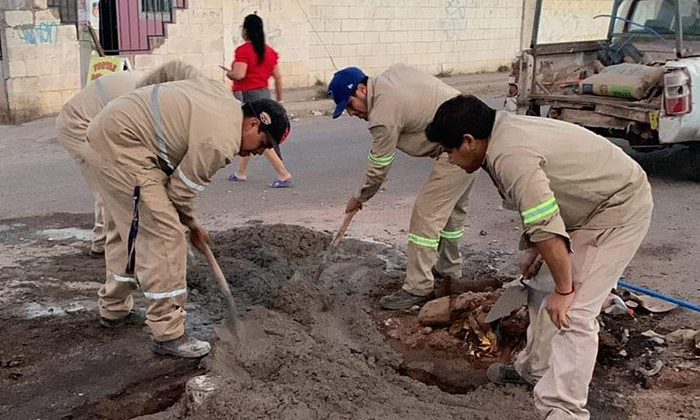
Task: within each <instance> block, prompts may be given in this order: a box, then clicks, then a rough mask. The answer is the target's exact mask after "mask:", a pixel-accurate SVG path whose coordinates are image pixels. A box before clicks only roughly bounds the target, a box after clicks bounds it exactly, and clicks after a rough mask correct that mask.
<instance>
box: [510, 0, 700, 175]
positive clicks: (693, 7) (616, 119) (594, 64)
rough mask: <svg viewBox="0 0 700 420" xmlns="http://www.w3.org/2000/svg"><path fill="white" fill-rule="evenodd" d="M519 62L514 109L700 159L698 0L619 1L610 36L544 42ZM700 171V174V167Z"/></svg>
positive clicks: (532, 47) (538, 7) (521, 55)
mask: <svg viewBox="0 0 700 420" xmlns="http://www.w3.org/2000/svg"><path fill="white" fill-rule="evenodd" d="M543 1H544V0H538V1H537V4H536V7H535V18H534V24H533V28H532V29H533V30H532V39H531V43H530V48H529V49H526V50H524V51H521V52H520V53H519V55H518V57H517V58H516V61H515V62H514V64H513V70H512V73H511V78H510V88H509V94H508V96H509V101H508V108H509V110H511V111H513V112H517V113H519V114H527V115H537V116H544V117H549V118H556V119H560V120H564V121H568V122H572V123H575V124H579V125H582V126H584V127H586V128H588V129H590V130H592V131H594V132H596V133H599V134H601V135H604V136H607V137H617V138H622V139H625V140H627V141H628V142H629V144H630V146H631V147H632V148H634V149H637V150H655V149H659V148H663V147H667V146H669V145H673V144H684V145H687V146H690V153H692V155H691V158H692V159H695V160H697V161H699V162H700V157H699V156H700V105H699V104H698V99H699V98H700V0H615V1H614V2H613V4H612V9H611V11H610V13H609V14H601V15H598V16H595V17H594V19H607V20H608V21H609V25H608V34H607V38H606V39H601V40H596V41H581V42H567V43H554V44H539V43H538V42H537V41H538V40H537V38H538V31H539V25H540V16H541V10H542V2H543ZM696 167H697V169H698V170H697V171H696V173H697V176H698V177H700V165H698V166H696Z"/></svg>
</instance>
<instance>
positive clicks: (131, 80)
mask: <svg viewBox="0 0 700 420" xmlns="http://www.w3.org/2000/svg"><path fill="white" fill-rule="evenodd" d="M199 76H200V74H199V72H198V71H197V70H196V69H194V67H192V66H189V65H187V64H184V63H182V62H180V61H172V62H170V63H167V64H165V65H163V66H161V67H159V68H158V69H156V70H155V71H153V72H151V73H149V74H148V75H145V74H144V73H142V72H138V71H121V72H116V73H111V74H108V75H106V76H103V77H100V78H99V79H95V80H94V81H93V82H92V83H90V84H88V85H87V86H86V87H85V88H84V89H83V90H81V91H80V92H79V93H78V94H77V95H75V96H74V97H73V98H71V100H70V101H68V102H67V103H66V104H65V105H64V106H63V108H62V109H61V113H60V114H59V115H58V118H57V119H56V131H57V132H58V142H59V143H60V144H61V145H62V146H63V147H64V148H65V149H66V150H67V151H68V153H69V154H70V155H71V156H72V157H73V159H75V161H76V162H77V164H78V168H80V172H81V173H82V175H83V178H85V182H86V183H87V185H88V188H89V189H90V192H92V194H93V196H94V197H95V225H94V228H93V231H92V234H93V235H92V246H91V249H92V250H93V251H95V252H102V251H103V250H104V244H105V236H106V235H105V229H104V209H103V205H102V198H101V197H100V193H99V192H98V189H99V186H98V185H97V181H96V177H97V174H95V173H93V172H92V171H91V169H90V165H89V164H88V161H87V156H86V154H87V149H88V144H87V138H86V136H87V130H88V125H89V124H90V122H91V121H92V120H93V119H94V118H95V116H96V115H97V114H98V113H99V112H100V111H101V110H102V109H103V108H104V107H105V106H106V105H107V103H109V102H110V101H111V100H113V99H116V98H118V97H120V96H122V95H124V94H125V93H128V92H131V91H132V90H134V89H136V88H137V87H140V86H147V85H151V84H154V83H165V82H171V81H175V80H183V79H191V78H196V77H199Z"/></svg>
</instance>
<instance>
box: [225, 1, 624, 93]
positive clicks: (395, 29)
mask: <svg viewBox="0 0 700 420" xmlns="http://www.w3.org/2000/svg"><path fill="white" fill-rule="evenodd" d="M533 7H534V0H298V1H297V0H287V1H283V0H229V1H228V2H226V1H225V2H224V8H225V9H228V10H225V11H224V16H225V18H224V28H225V33H224V43H225V62H226V64H227V65H228V64H229V63H230V62H231V60H232V58H233V57H232V56H233V50H234V48H235V47H236V46H237V45H238V44H240V43H241V42H242V39H241V36H240V25H241V23H242V21H243V18H244V17H245V16H246V15H247V14H249V13H253V12H257V13H258V15H260V16H261V17H262V18H263V20H264V22H265V31H266V33H267V35H268V42H269V43H270V45H272V46H273V47H274V48H275V49H276V50H277V51H278V52H279V53H280V57H281V63H280V69H281V71H282V74H283V75H284V81H285V86H288V87H298V86H309V85H312V84H314V83H315V82H316V81H321V82H328V81H329V80H330V78H331V77H332V75H333V73H334V72H335V68H334V65H333V62H332V61H331V59H330V58H329V55H330V56H332V57H333V61H334V62H335V65H336V66H337V67H338V68H342V67H346V66H350V65H354V66H358V67H361V68H362V69H363V70H365V71H366V72H367V73H368V74H370V75H376V74H378V73H381V72H382V71H383V70H384V69H386V68H387V67H389V66H390V65H392V64H394V63H398V62H403V63H406V64H409V65H413V66H416V67H419V68H421V69H422V70H423V71H425V72H427V73H429V74H438V73H443V74H445V73H472V72H481V71H495V70H498V69H499V68H502V67H503V66H507V65H509V64H510V63H511V61H512V58H513V57H514V55H515V54H516V52H517V51H518V50H519V49H520V48H523V47H525V46H526V45H528V44H529V32H528V33H527V34H526V33H525V31H523V29H524V28H523V21H524V17H525V18H528V17H529V16H527V14H532V13H534V8H533ZM611 7H612V0H606V1H600V0H574V1H565V0H545V2H544V4H543V12H542V23H541V30H540V40H541V42H563V41H573V40H585V39H597V38H601V37H604V36H605V33H606V30H607V22H608V20H607V19H598V20H593V16H595V15H597V14H600V13H609V12H610V10H611ZM523 10H524V11H523ZM524 14H525V16H523V15H524ZM307 17H308V19H307ZM229 19H233V22H232V23H230V21H229ZM526 20H527V19H526ZM524 36H526V37H527V42H524V41H523V42H522V43H521V39H522V37H524Z"/></svg>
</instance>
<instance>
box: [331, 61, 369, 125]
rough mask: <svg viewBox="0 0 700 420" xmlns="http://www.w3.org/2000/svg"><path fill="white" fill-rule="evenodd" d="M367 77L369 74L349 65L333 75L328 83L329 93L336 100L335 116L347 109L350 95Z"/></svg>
mask: <svg viewBox="0 0 700 420" xmlns="http://www.w3.org/2000/svg"><path fill="white" fill-rule="evenodd" d="M365 77H367V76H366V75H365V74H364V73H363V72H362V70H360V69H358V68H357V67H347V68H344V69H342V70H340V71H337V72H336V73H335V74H334V75H333V80H331V83H330V84H329V85H328V94H329V95H331V97H333V101H334V102H335V112H333V118H338V117H340V114H342V113H343V111H345V108H346V107H347V106H348V102H350V97H351V96H352V94H353V93H355V89H357V85H359V84H360V83H361V82H362V81H363V80H365Z"/></svg>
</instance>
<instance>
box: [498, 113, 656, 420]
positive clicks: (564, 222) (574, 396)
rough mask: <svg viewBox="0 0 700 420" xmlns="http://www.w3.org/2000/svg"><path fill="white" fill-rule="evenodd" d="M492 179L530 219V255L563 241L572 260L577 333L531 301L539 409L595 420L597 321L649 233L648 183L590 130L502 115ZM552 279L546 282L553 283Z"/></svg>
mask: <svg viewBox="0 0 700 420" xmlns="http://www.w3.org/2000/svg"><path fill="white" fill-rule="evenodd" d="M485 169H486V170H487V171H488V172H489V174H490V175H491V177H492V179H493V181H494V183H495V184H496V186H497V188H498V190H499V192H500V193H501V196H502V197H503V198H504V206H506V207H507V208H510V209H513V210H517V211H518V212H519V213H520V215H521V217H522V220H523V226H524V234H523V237H522V241H521V247H523V248H528V247H532V246H534V245H533V243H535V242H540V241H545V240H547V239H550V238H553V237H555V236H560V237H562V238H565V239H566V241H567V243H568V245H569V247H570V249H571V251H572V253H571V266H572V275H573V283H574V288H575V290H576V292H575V296H574V301H573V303H572V305H571V308H570V309H569V312H568V315H569V317H570V318H571V327H570V328H565V329H562V330H558V329H557V328H556V327H555V326H554V324H553V323H552V322H551V320H550V319H549V315H548V313H547V311H546V309H545V302H544V301H540V302H538V303H537V304H536V305H535V304H533V302H532V301H531V300H530V301H529V305H528V306H529V311H530V326H529V328H528V337H527V347H526V348H525V349H524V350H523V352H522V353H521V354H520V355H519V356H518V359H517V361H516V363H515V367H516V369H517V370H518V372H519V373H520V374H521V375H522V376H523V377H524V378H526V379H529V380H532V381H537V385H536V386H535V403H536V406H537V408H538V409H539V410H540V412H541V413H542V414H543V416H545V417H546V418H547V419H581V420H585V419H588V418H589V413H588V411H587V410H586V409H585V408H584V407H585V405H586V401H587V398H588V385H589V383H590V381H591V378H592V376H593V368H594V365H595V360H596V356H597V352H598V329H599V327H598V322H597V321H596V316H598V314H599V313H600V310H601V307H602V305H603V302H604V300H605V298H606V297H607V296H608V294H609V293H610V290H611V289H612V288H613V287H614V286H615V284H616V282H617V280H618V278H619V277H620V275H621V274H622V273H623V271H624V269H625V268H626V267H627V265H628V264H629V262H630V261H631V260H632V257H633V256H634V254H635V253H636V251H637V249H638V248H639V246H640V244H641V243H642V240H643V239H644V236H645V235H646V232H647V229H648V228H649V222H650V217H651V211H652V208H653V202H652V196H651V187H650V186H649V182H648V181H647V177H646V174H645V173H644V171H643V170H642V168H641V167H640V166H639V165H638V164H637V163H636V162H635V161H634V160H632V159H631V158H630V157H629V156H627V155H626V154H625V153H624V152H623V151H622V150H621V149H620V148H619V147H617V146H615V145H614V144H612V143H610V142H609V141H608V140H607V139H605V138H603V137H601V136H598V135H596V134H594V133H592V132H590V131H588V130H586V129H584V128H581V127H579V126H576V125H574V124H569V123H565V122H561V121H556V120H551V119H544V118H535V117H525V116H516V115H511V114H506V113H504V112H499V113H498V114H497V118H496V122H495V125H494V129H493V132H492V135H491V138H490V139H489V144H488V150H487V152H486V161H485ZM542 271H543V272H541V273H540V274H539V275H538V277H540V276H549V278H550V281H551V274H549V273H548V270H542ZM551 290H553V287H552V288H551Z"/></svg>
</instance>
